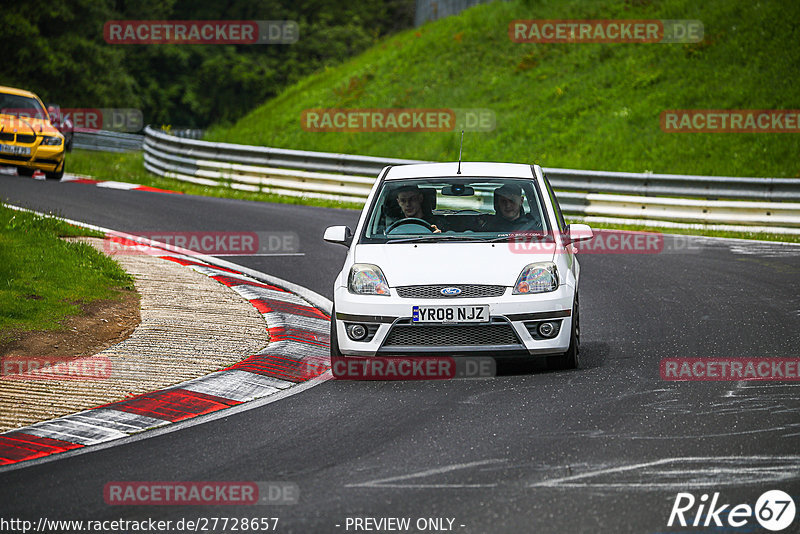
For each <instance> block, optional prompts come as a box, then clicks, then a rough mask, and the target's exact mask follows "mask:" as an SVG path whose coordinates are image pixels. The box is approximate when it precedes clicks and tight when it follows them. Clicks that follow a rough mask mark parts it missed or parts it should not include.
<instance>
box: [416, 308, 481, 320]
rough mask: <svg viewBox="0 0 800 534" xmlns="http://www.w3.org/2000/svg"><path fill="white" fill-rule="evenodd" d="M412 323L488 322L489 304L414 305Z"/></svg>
mask: <svg viewBox="0 0 800 534" xmlns="http://www.w3.org/2000/svg"><path fill="white" fill-rule="evenodd" d="M411 321H412V322H414V323H488V322H489V306H414V307H412V308H411Z"/></svg>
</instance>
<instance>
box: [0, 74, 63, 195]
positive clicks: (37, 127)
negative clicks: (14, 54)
mask: <svg viewBox="0 0 800 534" xmlns="http://www.w3.org/2000/svg"><path fill="white" fill-rule="evenodd" d="M64 154H65V151H64V136H63V135H61V133H60V132H59V131H58V130H56V129H55V127H54V126H53V125H52V124H51V123H50V116H49V115H48V114H47V111H46V110H45V108H44V105H43V104H42V101H41V100H39V97H38V96H36V95H35V94H33V93H31V92H30V91H24V90H22V89H14V88H13V87H3V86H0V165H12V166H14V167H16V168H17V173H18V174H19V175H20V176H32V175H33V173H34V172H35V171H37V170H39V171H43V172H44V174H45V176H46V177H47V178H51V179H54V180H60V179H61V177H62V176H63V175H64V159H65V158H64Z"/></svg>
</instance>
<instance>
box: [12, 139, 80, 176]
mask: <svg viewBox="0 0 800 534" xmlns="http://www.w3.org/2000/svg"><path fill="white" fill-rule="evenodd" d="M6 144H8V143H6ZM25 146H27V145H25ZM63 161H64V143H62V144H60V145H39V146H34V147H32V148H31V154H30V155H12V154H6V153H2V152H0V165H12V166H15V167H25V168H28V169H34V170H38V171H44V172H54V171H56V170H57V169H58V168H59V167H60V166H61V164H62V162H63Z"/></svg>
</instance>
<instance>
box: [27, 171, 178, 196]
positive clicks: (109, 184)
mask: <svg viewBox="0 0 800 534" xmlns="http://www.w3.org/2000/svg"><path fill="white" fill-rule="evenodd" d="M35 177H36V173H34V178H35ZM61 181H62V182H71V183H73V184H94V185H96V186H97V187H105V188H107V189H122V190H125V191H150V192H151V193H172V194H174V195H182V194H183V193H181V192H180V191H170V190H169V189H159V188H158V187H150V186H148V185H139V184H130V183H128V182H115V181H113V180H95V179H94V178H90V177H88V176H79V175H76V174H65V175H64V177H63V178H62V179H61Z"/></svg>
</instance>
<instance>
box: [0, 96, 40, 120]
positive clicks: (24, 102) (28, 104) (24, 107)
mask: <svg viewBox="0 0 800 534" xmlns="http://www.w3.org/2000/svg"><path fill="white" fill-rule="evenodd" d="M0 113H2V114H3V115H13V116H15V117H23V118H24V117H31V118H34V119H42V120H46V119H47V114H46V113H45V111H44V108H43V107H42V105H41V104H39V101H38V100H36V99H35V98H31V97H29V96H21V95H10V94H8V93H0Z"/></svg>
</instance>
